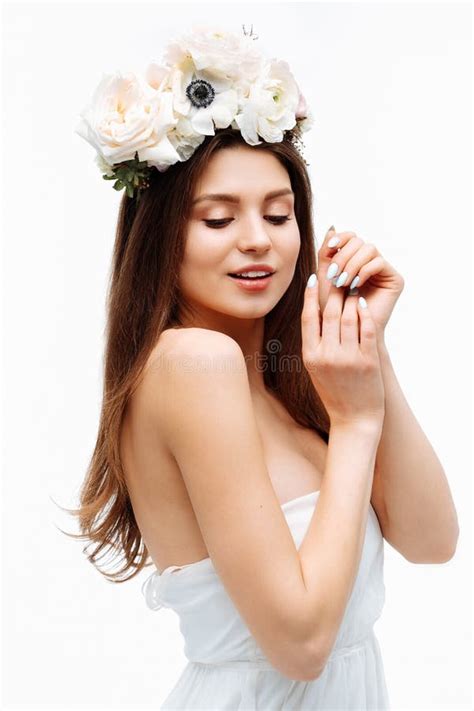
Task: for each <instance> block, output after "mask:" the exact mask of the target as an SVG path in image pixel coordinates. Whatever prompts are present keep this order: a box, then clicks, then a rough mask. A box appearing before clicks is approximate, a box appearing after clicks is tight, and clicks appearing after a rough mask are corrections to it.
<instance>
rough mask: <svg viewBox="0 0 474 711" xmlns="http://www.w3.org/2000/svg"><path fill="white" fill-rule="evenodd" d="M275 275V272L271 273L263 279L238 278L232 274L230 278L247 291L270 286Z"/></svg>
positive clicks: (261, 289)
mask: <svg viewBox="0 0 474 711" xmlns="http://www.w3.org/2000/svg"><path fill="white" fill-rule="evenodd" d="M249 271H250V270H249ZM227 276H229V275H227ZM273 277H274V274H271V275H270V276H268V277H263V278H262V279H252V280H250V279H238V278H236V277H231V276H229V279H232V281H233V282H234V283H235V284H236V285H237V286H240V287H241V288H242V289H245V291H263V290H264V289H267V288H268V286H269V285H270V282H271V280H272V279H273Z"/></svg>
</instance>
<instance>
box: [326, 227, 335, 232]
mask: <svg viewBox="0 0 474 711" xmlns="http://www.w3.org/2000/svg"><path fill="white" fill-rule="evenodd" d="M335 231H336V228H335V227H334V225H331V227H330V228H329V229H328V232H335Z"/></svg>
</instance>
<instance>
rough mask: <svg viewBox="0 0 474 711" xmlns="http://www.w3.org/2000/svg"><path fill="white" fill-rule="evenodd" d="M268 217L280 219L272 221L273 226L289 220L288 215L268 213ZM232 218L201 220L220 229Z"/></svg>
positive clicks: (213, 227)
mask: <svg viewBox="0 0 474 711" xmlns="http://www.w3.org/2000/svg"><path fill="white" fill-rule="evenodd" d="M269 218H270V219H272V220H280V222H274V223H272V224H274V225H275V226H277V225H283V224H284V223H285V222H288V221H289V220H291V217H289V215H269ZM232 220H233V218H226V219H225V220H203V222H205V223H206V225H207V226H208V227H211V228H212V229H221V228H222V227H227V225H226V224H225V223H228V222H232Z"/></svg>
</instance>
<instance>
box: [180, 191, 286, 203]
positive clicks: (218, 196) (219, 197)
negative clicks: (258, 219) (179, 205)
mask: <svg viewBox="0 0 474 711" xmlns="http://www.w3.org/2000/svg"><path fill="white" fill-rule="evenodd" d="M280 195H294V193H293V190H290V188H282V189H281V190H272V191H271V192H269V193H267V194H266V195H265V197H264V201H265V202H266V201H267V200H272V199H273V198H276V197H280ZM203 200H215V201H220V202H235V203H237V202H239V201H240V198H239V196H238V195H233V194H231V193H209V194H208V195H201V196H200V197H198V198H196V200H193V202H192V204H193V205H196V203H198V202H202V201H203Z"/></svg>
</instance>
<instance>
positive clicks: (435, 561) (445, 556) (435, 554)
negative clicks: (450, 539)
mask: <svg viewBox="0 0 474 711" xmlns="http://www.w3.org/2000/svg"><path fill="white" fill-rule="evenodd" d="M456 549H457V540H456V541H455V542H454V543H453V544H452V545H451V546H446V547H445V548H440V549H437V550H436V551H431V552H429V553H425V554H420V555H418V556H415V555H410V556H405V558H406V560H408V562H409V563H418V564H420V563H421V564H428V565H429V564H431V565H440V564H442V563H449V561H450V560H452V559H453V558H454V556H455V555H456Z"/></svg>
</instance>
